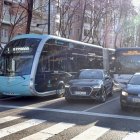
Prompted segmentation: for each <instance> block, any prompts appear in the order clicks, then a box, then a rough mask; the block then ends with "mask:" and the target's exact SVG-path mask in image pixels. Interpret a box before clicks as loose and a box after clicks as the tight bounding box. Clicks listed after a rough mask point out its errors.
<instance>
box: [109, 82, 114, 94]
mask: <svg viewBox="0 0 140 140" xmlns="http://www.w3.org/2000/svg"><path fill="white" fill-rule="evenodd" d="M109 96H113V84H112V86H111V89H110V92H109Z"/></svg>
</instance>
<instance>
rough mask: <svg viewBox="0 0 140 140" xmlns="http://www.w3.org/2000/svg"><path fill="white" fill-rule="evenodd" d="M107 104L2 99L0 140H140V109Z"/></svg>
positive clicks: (112, 102) (113, 100) (116, 102)
mask: <svg viewBox="0 0 140 140" xmlns="http://www.w3.org/2000/svg"><path fill="white" fill-rule="evenodd" d="M119 94H120V93H119V92H114V95H113V97H109V98H108V100H107V102H105V103H103V104H99V103H98V102H95V101H92V100H86V101H85V100H81V101H75V102H73V103H67V102H66V101H65V99H64V98H54V97H45V98H44V97H42V98H37V97H18V98H17V97H3V98H0V140H19V139H22V140H29V139H30V140H46V139H49V140H70V139H72V140H85V139H87V140H96V139H98V140H132V139H135V140H140V109H129V110H128V111H127V112H124V111H121V108H120V103H119Z"/></svg>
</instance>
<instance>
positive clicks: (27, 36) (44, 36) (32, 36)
mask: <svg viewBox="0 0 140 140" xmlns="http://www.w3.org/2000/svg"><path fill="white" fill-rule="evenodd" d="M21 38H39V39H45V38H48V39H50V38H53V39H61V40H63V41H66V42H72V43H78V44H81V45H90V46H92V47H96V48H101V49H102V48H103V47H102V46H98V45H93V44H89V43H84V42H81V41H76V40H72V39H66V38H62V37H58V36H53V35H47V34H42V35H41V34H23V35H18V36H16V37H14V38H13V39H12V40H16V39H21Z"/></svg>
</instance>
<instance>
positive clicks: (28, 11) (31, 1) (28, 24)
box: [26, 0, 34, 34]
mask: <svg viewBox="0 0 140 140" xmlns="http://www.w3.org/2000/svg"><path fill="white" fill-rule="evenodd" d="M33 1H34V0H28V10H27V15H28V16H27V27H26V34H29V33H30V26H31V21H32V12H33V3H34V2H33Z"/></svg>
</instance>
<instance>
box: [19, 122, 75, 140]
mask: <svg viewBox="0 0 140 140" xmlns="http://www.w3.org/2000/svg"><path fill="white" fill-rule="evenodd" d="M74 125H75V124H72V123H64V122H61V123H58V124H56V125H53V126H51V127H49V128H47V129H44V130H42V131H40V132H37V133H35V134H33V135H30V136H27V137H25V138H23V139H21V140H46V139H48V138H50V137H53V136H54V135H56V134H59V133H60V132H62V131H64V130H65V129H68V128H70V127H72V126H74Z"/></svg>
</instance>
